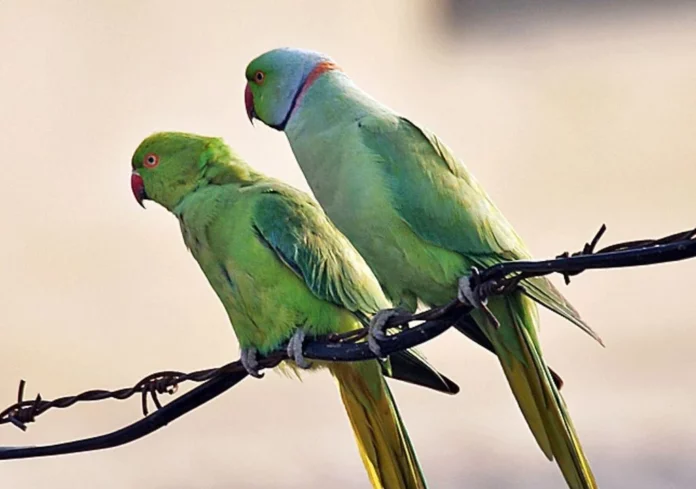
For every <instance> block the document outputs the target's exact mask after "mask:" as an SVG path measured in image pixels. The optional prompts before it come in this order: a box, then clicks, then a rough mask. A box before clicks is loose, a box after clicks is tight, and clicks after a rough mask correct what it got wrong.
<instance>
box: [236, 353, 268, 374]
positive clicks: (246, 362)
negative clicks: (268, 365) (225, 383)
mask: <svg viewBox="0 0 696 489" xmlns="http://www.w3.org/2000/svg"><path fill="white" fill-rule="evenodd" d="M257 354H258V352H257V351H256V348H242V354H241V360H242V366H243V367H244V370H246V371H247V373H248V374H249V375H251V376H252V377H255V378H257V379H260V378H262V377H263V376H264V374H262V373H260V372H259V362H258V360H256V355H257Z"/></svg>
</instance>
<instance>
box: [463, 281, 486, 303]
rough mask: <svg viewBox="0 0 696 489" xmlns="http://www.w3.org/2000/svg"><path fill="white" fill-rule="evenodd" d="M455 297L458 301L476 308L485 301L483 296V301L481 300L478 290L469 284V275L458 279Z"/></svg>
mask: <svg viewBox="0 0 696 489" xmlns="http://www.w3.org/2000/svg"><path fill="white" fill-rule="evenodd" d="M457 298H458V299H459V302H461V303H463V304H466V305H467V306H472V307H474V308H476V309H480V308H481V306H482V305H483V304H485V302H486V299H485V298H484V299H483V301H482V300H481V298H480V297H479V294H478V290H476V289H475V288H474V287H472V286H471V276H470V275H465V276H463V277H462V278H460V279H459V286H458V290H457Z"/></svg>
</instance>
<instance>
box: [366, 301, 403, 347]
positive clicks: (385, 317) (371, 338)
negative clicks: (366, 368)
mask: <svg viewBox="0 0 696 489" xmlns="http://www.w3.org/2000/svg"><path fill="white" fill-rule="evenodd" d="M401 314H402V311H400V310H399V309H383V310H381V311H377V313H376V314H375V315H374V316H372V319H370V326H369V329H368V332H367V345H368V346H369V347H370V351H371V352H372V353H374V354H375V355H377V356H378V357H380V358H381V357H382V348H381V347H380V346H379V342H380V341H384V340H386V339H387V335H386V333H385V332H384V328H385V327H386V325H387V322H388V321H389V319H391V318H393V317H394V316H399V315H401Z"/></svg>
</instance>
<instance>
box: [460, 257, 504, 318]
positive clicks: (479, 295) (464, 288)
mask: <svg viewBox="0 0 696 489" xmlns="http://www.w3.org/2000/svg"><path fill="white" fill-rule="evenodd" d="M474 273H476V271H475V270H474ZM472 276H473V274H472V275H466V276H464V277H462V278H460V279H459V290H458V291H457V298H458V299H459V302H461V303H462V304H466V305H467V306H472V307H473V308H474V309H479V310H481V311H482V312H483V314H484V315H485V316H486V319H487V320H488V323H489V324H490V325H491V326H493V328H495V329H499V328H500V322H499V321H498V319H497V318H496V317H495V316H494V315H493V313H492V312H491V310H490V309H488V307H487V306H486V303H487V302H488V294H490V291H491V290H492V289H491V288H490V286H486V285H485V284H484V285H483V286H478V287H472V285H471V278H472Z"/></svg>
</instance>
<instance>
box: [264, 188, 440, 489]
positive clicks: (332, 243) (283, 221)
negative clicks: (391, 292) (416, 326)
mask: <svg viewBox="0 0 696 489" xmlns="http://www.w3.org/2000/svg"><path fill="white" fill-rule="evenodd" d="M253 225H254V228H255V230H256V231H257V233H258V237H259V239H260V240H262V242H263V243H264V244H265V245H266V246H268V247H269V248H270V249H272V250H273V251H274V252H275V253H276V255H277V256H278V259H279V260H280V261H282V262H283V263H284V264H285V265H287V266H288V267H289V268H290V269H292V270H293V271H294V272H295V273H296V274H297V275H298V276H299V277H300V278H302V280H303V281H304V283H305V284H306V285H307V287H309V289H310V290H311V291H312V292H313V293H314V294H315V295H316V296H317V297H319V298H321V299H323V300H325V301H329V302H332V303H334V304H336V305H339V306H341V307H344V308H346V309H348V310H350V311H351V312H354V313H355V314H356V315H357V316H360V317H364V316H366V315H369V314H372V313H374V312H376V311H377V310H379V309H380V308H384V307H386V306H387V305H388V303H387V302H386V299H385V298H384V296H383V294H382V291H381V288H380V287H379V284H378V282H377V281H376V280H375V279H374V277H373V276H372V274H371V272H370V271H369V268H368V267H367V265H366V264H365V263H364V261H363V260H362V258H361V257H360V256H359V255H358V253H357V252H356V251H355V250H354V249H353V247H352V246H351V245H350V243H349V242H348V241H347V240H346V239H345V238H344V237H343V236H342V235H341V234H340V233H338V232H337V231H333V232H329V230H333V228H332V226H330V224H329V222H328V219H327V218H326V217H325V215H324V213H323V212H322V211H321V210H320V209H319V208H318V207H317V206H316V205H315V204H314V203H313V202H311V201H309V199H306V198H305V197H304V195H302V194H301V193H299V192H295V191H293V190H291V189H283V190H278V189H269V190H268V191H267V192H265V195H264V197H263V198H262V199H259V201H258V203H257V205H256V208H255V212H254V219H253ZM321 231H325V232H321ZM403 358H405V359H406V360H407V361H409V362H415V363H414V366H415V367H416V369H415V370H416V371H418V370H423V369H424V368H425V364H424V363H422V362H419V361H418V360H417V358H416V357H414V356H413V355H410V354H406V355H404V356H403ZM328 368H329V370H330V371H331V373H332V374H333V375H334V377H335V378H336V380H337V381H338V385H339V390H340V392H341V398H342V400H343V403H344V406H345V408H346V411H347V413H348V417H349V419H350V422H351V426H352V427H353V432H354V434H355V438H356V441H357V444H358V447H359V451H360V455H361V458H362V460H363V463H364V465H365V467H366V469H367V472H368V476H369V478H370V481H371V482H372V485H373V486H374V487H375V488H385V489H392V488H393V489H400V488H414V489H417V488H425V487H426V482H425V478H424V476H423V474H422V471H421V469H420V466H419V464H418V461H417V459H416V455H415V452H414V450H413V446H412V445H411V442H410V440H409V437H408V433H407V432H406V427H405V426H404V424H403V422H402V421H401V417H400V415H399V412H398V410H397V407H396V404H395V403H394V399H393V397H392V395H391V392H390V391H389V388H388V386H387V384H386V382H385V381H384V378H383V376H382V373H381V368H380V364H379V362H377V361H366V362H356V363H335V364H329V365H328ZM426 370H427V369H426ZM409 371H410V370H409ZM432 373H434V374H435V376H436V380H435V381H436V382H437V381H438V380H439V381H440V382H444V381H442V380H441V378H440V377H439V376H437V374H436V373H435V372H434V371H432V372H430V374H432ZM426 376H427V375H426ZM431 376H432V375H431ZM445 385H446V384H445Z"/></svg>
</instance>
